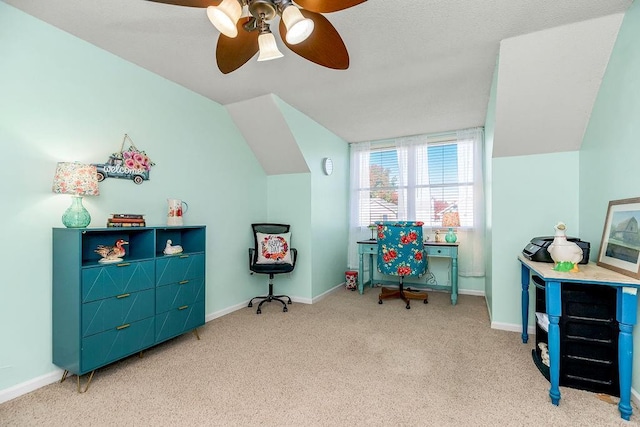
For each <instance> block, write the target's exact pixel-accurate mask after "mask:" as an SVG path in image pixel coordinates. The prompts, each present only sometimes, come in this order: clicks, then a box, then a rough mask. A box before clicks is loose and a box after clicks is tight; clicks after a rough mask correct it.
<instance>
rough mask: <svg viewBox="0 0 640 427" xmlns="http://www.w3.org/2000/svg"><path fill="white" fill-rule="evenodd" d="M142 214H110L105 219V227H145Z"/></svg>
mask: <svg viewBox="0 0 640 427" xmlns="http://www.w3.org/2000/svg"><path fill="white" fill-rule="evenodd" d="M145 226H146V222H145V220H144V215H142V214H111V218H109V219H107V227H145Z"/></svg>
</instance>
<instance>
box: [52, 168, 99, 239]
mask: <svg viewBox="0 0 640 427" xmlns="http://www.w3.org/2000/svg"><path fill="white" fill-rule="evenodd" d="M52 191H53V192H54V193H59V194H71V195H72V196H71V197H72V198H71V206H69V208H68V209H67V210H66V211H65V212H64V214H63V215H62V223H63V224H64V225H65V227H67V228H85V227H86V226H88V225H89V223H90V222H91V215H89V211H87V210H86V209H85V207H84V206H82V196H97V195H99V194H100V189H99V188H98V176H97V170H96V167H95V166H91V165H85V164H82V163H78V162H59V163H58V166H57V167H56V174H55V175H54V177H53V187H52Z"/></svg>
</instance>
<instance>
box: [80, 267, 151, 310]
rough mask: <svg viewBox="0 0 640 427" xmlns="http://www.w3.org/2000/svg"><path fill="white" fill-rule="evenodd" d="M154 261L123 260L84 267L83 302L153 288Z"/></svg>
mask: <svg viewBox="0 0 640 427" xmlns="http://www.w3.org/2000/svg"><path fill="white" fill-rule="evenodd" d="M153 270H154V262H153V261H142V262H126V261H125V262H121V263H118V264H111V265H109V266H104V267H102V266H99V267H90V268H83V269H82V302H83V303H86V302H89V301H95V300H99V299H103V298H110V297H115V296H116V295H122V294H126V293H128V292H129V293H131V292H136V291H141V290H143V289H150V288H153V284H154V283H153V282H154V272H153Z"/></svg>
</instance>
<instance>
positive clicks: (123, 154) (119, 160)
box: [93, 133, 155, 184]
mask: <svg viewBox="0 0 640 427" xmlns="http://www.w3.org/2000/svg"><path fill="white" fill-rule="evenodd" d="M127 140H129V147H128V148H127V149H126V150H125V149H124V143H125V142H126V141H127ZM93 165H94V166H95V167H96V168H97V177H98V181H100V182H102V181H104V179H105V178H122V179H130V180H132V181H133V182H134V183H136V184H142V183H143V182H144V181H146V180H148V179H149V171H150V170H151V166H155V163H153V162H152V161H151V159H150V158H149V156H147V153H145V152H144V151H141V150H138V148H137V147H136V146H135V145H134V144H133V141H132V140H131V138H130V137H129V135H127V134H126V133H125V134H124V138H123V139H122V144H121V145H120V151H117V152H115V153H113V154H111V155H110V156H109V159H108V160H107V162H106V163H93Z"/></svg>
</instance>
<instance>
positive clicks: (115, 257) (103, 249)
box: [94, 239, 129, 264]
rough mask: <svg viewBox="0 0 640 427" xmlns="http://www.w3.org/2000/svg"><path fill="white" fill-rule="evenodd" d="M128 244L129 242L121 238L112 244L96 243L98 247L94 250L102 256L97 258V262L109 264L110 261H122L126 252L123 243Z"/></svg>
mask: <svg viewBox="0 0 640 427" xmlns="http://www.w3.org/2000/svg"><path fill="white" fill-rule="evenodd" d="M128 244H129V242H127V241H125V240H123V239H118V240H116V242H115V244H114V245H113V246H108V245H98V247H97V248H96V250H95V251H94V252H96V253H97V254H99V255H100V256H101V257H102V258H101V259H99V260H98V262H99V263H101V264H109V263H112V262H120V261H122V257H123V256H125V254H126V252H125V250H124V245H128Z"/></svg>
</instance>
